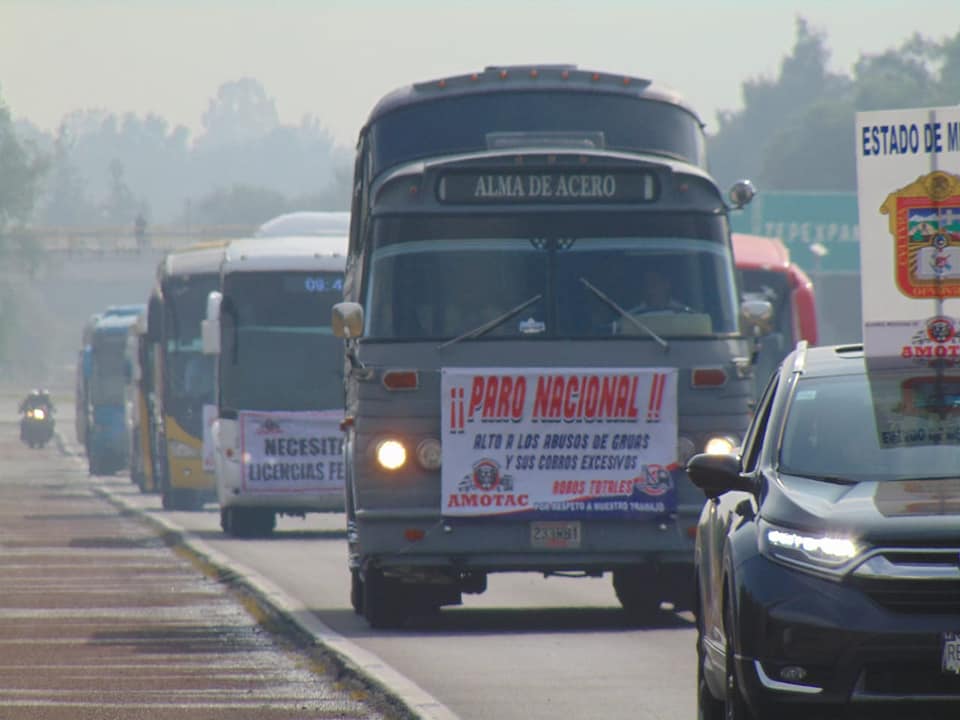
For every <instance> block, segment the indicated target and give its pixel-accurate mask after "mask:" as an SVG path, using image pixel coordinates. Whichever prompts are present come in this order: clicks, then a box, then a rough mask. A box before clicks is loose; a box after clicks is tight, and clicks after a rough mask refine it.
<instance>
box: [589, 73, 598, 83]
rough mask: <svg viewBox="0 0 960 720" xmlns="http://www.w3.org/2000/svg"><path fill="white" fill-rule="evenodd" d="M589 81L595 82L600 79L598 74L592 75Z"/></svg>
mask: <svg viewBox="0 0 960 720" xmlns="http://www.w3.org/2000/svg"><path fill="white" fill-rule="evenodd" d="M590 79H591V80H593V81H594V82H596V81H597V80H599V79H600V73H594V74H593V75H592V76H591V78H590Z"/></svg>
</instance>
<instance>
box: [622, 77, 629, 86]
mask: <svg viewBox="0 0 960 720" xmlns="http://www.w3.org/2000/svg"><path fill="white" fill-rule="evenodd" d="M623 84H624V85H629V84H630V78H628V77H625V78H624V79H623Z"/></svg>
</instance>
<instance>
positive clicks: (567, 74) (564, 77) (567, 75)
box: [560, 70, 570, 80]
mask: <svg viewBox="0 0 960 720" xmlns="http://www.w3.org/2000/svg"><path fill="white" fill-rule="evenodd" d="M560 79H561V80H569V79H570V71H569V70H564V71H563V72H562V73H560Z"/></svg>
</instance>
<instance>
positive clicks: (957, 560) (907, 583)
mask: <svg viewBox="0 0 960 720" xmlns="http://www.w3.org/2000/svg"><path fill="white" fill-rule="evenodd" d="M850 581H851V582H852V583H853V585H854V586H855V587H857V588H859V589H860V590H861V591H862V592H863V593H864V594H866V595H867V596H869V597H870V598H871V599H872V600H873V601H874V602H876V603H878V604H879V605H882V606H883V607H885V608H887V609H888V610H892V611H895V612H902V613H916V614H921V613H922V614H936V613H948V614H954V615H956V614H960V550H957V549H953V548H942V549H941V548H934V549H913V548H910V549H908V548H904V549H885V550H881V551H878V552H875V553H873V554H871V556H870V557H869V558H868V559H867V560H866V561H864V562H863V563H862V564H861V565H860V566H859V567H858V568H857V569H856V570H855V571H854V572H853V573H852V574H851V576H850Z"/></svg>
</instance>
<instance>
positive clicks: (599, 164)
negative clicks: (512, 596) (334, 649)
mask: <svg viewBox="0 0 960 720" xmlns="http://www.w3.org/2000/svg"><path fill="white" fill-rule="evenodd" d="M357 149H358V153H357V158H356V165H355V180H354V197H353V205H352V211H351V229H350V245H349V254H348V259H347V271H346V278H345V283H344V302H343V303H341V304H339V305H337V306H335V308H334V320H333V322H334V331H335V332H336V333H338V334H339V335H340V336H341V337H344V338H346V343H345V348H346V355H345V386H346V410H345V418H344V421H343V429H344V431H345V442H344V453H345V471H346V478H345V480H346V503H347V534H348V543H349V567H350V571H351V573H352V581H353V582H352V593H351V595H352V603H353V606H354V609H355V610H356V611H357V612H358V613H362V614H363V615H364V616H365V617H366V619H367V621H368V622H369V623H370V624H371V625H372V626H374V627H389V626H398V625H400V624H402V623H403V622H404V621H405V620H406V618H408V617H409V616H411V615H414V614H417V613H421V612H425V611H430V610H432V609H435V608H437V607H440V606H442V605H449V604H457V603H459V602H461V598H462V593H465V592H466V593H476V592H483V591H484V590H485V588H486V582H487V575H488V574H489V573H492V572H510V571H514V572H521V571H532V572H538V573H543V574H544V575H551V574H557V575H582V576H590V577H597V576H602V575H604V574H606V573H610V574H611V575H612V579H613V586H614V589H615V591H616V595H617V597H618V598H619V600H620V602H621V604H622V606H623V608H624V609H625V610H626V611H627V613H628V615H629V616H630V617H631V618H635V619H638V620H640V619H643V618H649V617H650V616H651V615H652V614H653V613H655V612H657V611H659V610H660V609H661V605H662V603H664V602H667V603H672V604H673V606H674V607H675V608H677V609H680V608H689V607H691V603H692V601H693V598H694V593H693V582H694V576H693V572H692V563H693V550H694V536H695V530H696V523H697V517H698V515H699V512H700V508H701V506H702V504H703V496H702V494H701V493H699V492H698V491H697V489H696V488H695V487H693V485H692V484H691V483H690V482H689V479H688V478H687V477H686V472H685V470H684V464H685V461H686V459H687V458H688V457H689V456H690V455H691V454H692V453H693V452H700V451H704V450H714V451H717V452H726V451H729V450H731V449H732V448H733V447H735V446H736V445H737V444H739V442H740V436H741V433H742V432H743V431H744V429H745V427H746V424H747V421H748V417H749V412H750V407H751V399H752V377H751V375H752V367H751V357H752V354H753V351H754V343H753V339H752V334H751V333H752V331H753V328H754V327H756V329H757V331H758V332H759V326H760V322H761V320H762V319H763V317H764V315H765V312H767V311H768V310H769V307H767V308H763V307H758V306H757V305H753V306H750V307H748V308H746V309H747V310H749V311H751V314H750V315H749V322H750V326H751V332H746V330H745V325H746V322H747V321H746V320H744V319H742V317H741V315H742V312H743V310H744V309H745V308H742V307H740V305H739V301H738V297H739V295H738V288H737V284H736V282H737V281H736V274H735V270H734V262H733V256H732V251H731V242H730V230H729V226H728V211H729V209H730V207H729V206H728V205H727V203H726V202H725V201H724V198H723V196H722V195H721V193H720V191H719V190H718V188H717V186H716V184H715V182H714V181H713V180H712V179H711V177H710V176H709V175H708V174H707V172H706V170H705V164H706V158H705V156H704V137H703V132H702V124H701V122H700V120H699V118H698V117H697V115H696V114H695V113H694V111H693V110H692V109H691V108H690V107H688V106H687V105H686V104H685V103H684V102H683V100H681V99H680V98H679V97H678V96H677V95H676V94H675V93H673V92H671V91H668V90H664V89H658V88H657V87H656V86H654V85H653V84H651V83H650V82H648V81H646V80H642V79H639V78H633V77H623V76H614V75H610V74H606V73H598V72H592V71H586V70H581V69H578V68H576V67H574V66H547V67H538V68H532V67H494V68H487V69H486V70H484V71H483V72H478V73H474V74H471V75H464V76H459V77H450V78H445V79H441V80H435V81H431V82H425V83H420V84H416V85H413V86H410V87H406V88H402V89H400V90H398V91H396V92H394V93H392V94H389V95H387V96H386V97H384V98H383V99H382V100H381V101H380V102H379V103H378V104H377V105H376V106H375V107H374V109H373V111H372V112H371V114H370V117H369V120H368V122H367V123H366V125H365V126H364V127H363V129H362V130H361V132H360V137H359V142H358V148H357ZM751 197H752V188H751V186H750V185H749V183H745V182H744V183H738V184H737V185H736V186H734V188H733V189H732V190H731V193H730V198H731V203H732V205H735V206H741V205H743V204H745V203H746V202H749V199H750V198H751ZM761 305H762V304H761Z"/></svg>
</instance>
